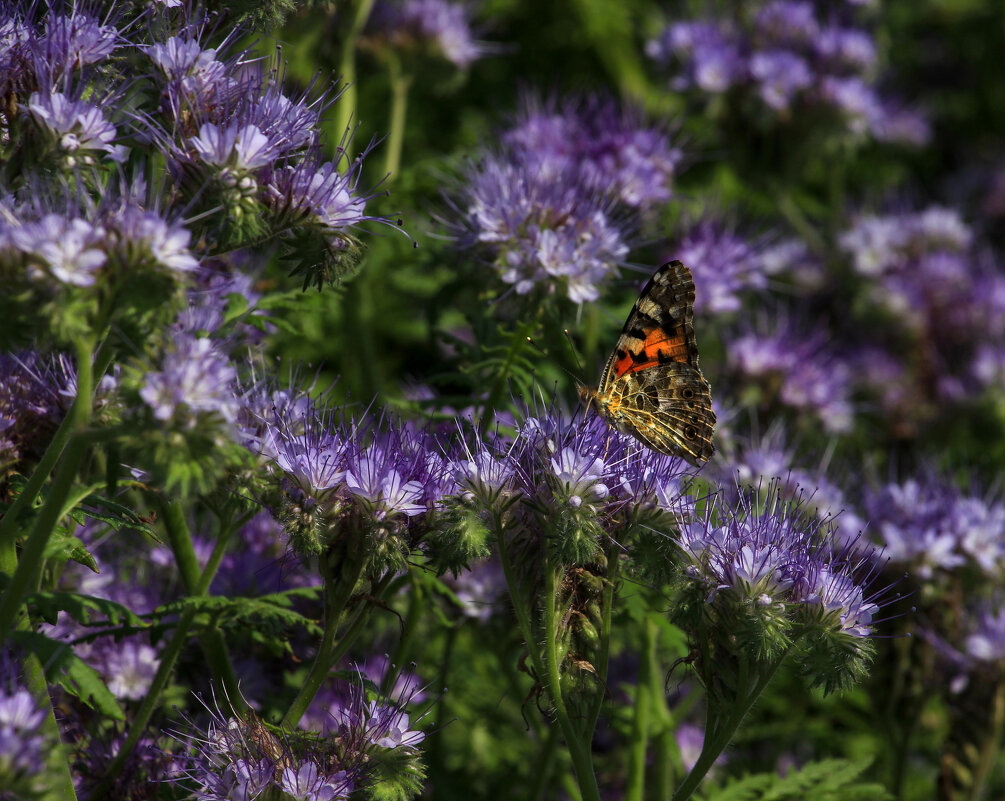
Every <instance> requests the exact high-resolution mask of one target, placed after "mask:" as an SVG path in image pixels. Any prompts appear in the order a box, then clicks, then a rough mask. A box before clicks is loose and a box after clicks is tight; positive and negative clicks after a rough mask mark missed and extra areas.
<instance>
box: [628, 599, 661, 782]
mask: <svg viewBox="0 0 1005 801" xmlns="http://www.w3.org/2000/svg"><path fill="white" fill-rule="evenodd" d="M642 626H643V631H642V654H641V655H640V658H639V677H638V681H637V682H636V683H635V708H634V710H633V713H634V714H633V715H632V735H631V745H630V746H629V753H628V780H627V783H626V786H625V801H642V791H643V790H644V789H645V785H646V751H647V750H648V747H649V730H650V713H651V712H652V706H653V687H652V676H651V675H650V671H651V668H652V663H653V654H654V653H655V651H656V625H655V624H654V623H653V621H652V619H651V618H649V617H648V616H647V617H646V619H645V620H644V621H643V624H642Z"/></svg>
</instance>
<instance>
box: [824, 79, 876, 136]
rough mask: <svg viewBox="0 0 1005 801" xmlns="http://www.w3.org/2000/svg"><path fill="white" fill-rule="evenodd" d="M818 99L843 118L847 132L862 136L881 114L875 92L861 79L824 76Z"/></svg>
mask: <svg viewBox="0 0 1005 801" xmlns="http://www.w3.org/2000/svg"><path fill="white" fill-rule="evenodd" d="M820 99H821V100H823V101H824V102H825V103H827V104H828V105H831V106H833V107H834V108H836V109H837V110H838V111H839V112H841V114H842V115H843V116H844V117H845V121H846V124H847V125H848V130H849V131H851V133H853V134H855V135H856V136H864V135H866V134H867V133H869V132H870V130H871V129H872V126H873V124H874V122H875V120H877V119H878V118H879V117H880V115H881V113H882V106H881V103H880V100H879V97H878V96H877V94H876V92H875V90H874V89H873V88H872V87H870V86H869V85H867V84H866V83H865V81H863V80H862V79H861V78H857V77H851V78H845V77H838V76H835V75H826V76H824V78H823V79H822V80H821V82H820Z"/></svg>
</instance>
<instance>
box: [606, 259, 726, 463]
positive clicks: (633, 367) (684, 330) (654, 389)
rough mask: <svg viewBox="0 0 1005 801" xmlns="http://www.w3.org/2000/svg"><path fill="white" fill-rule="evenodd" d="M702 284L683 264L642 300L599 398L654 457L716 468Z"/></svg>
mask: <svg viewBox="0 0 1005 801" xmlns="http://www.w3.org/2000/svg"><path fill="white" fill-rule="evenodd" d="M693 318H694V281H693V280H692V278H691V272H690V270H688V268H687V267H685V266H684V265H683V264H682V263H681V262H679V261H672V262H669V263H668V264H664V265H663V266H662V267H661V268H660V269H659V270H657V271H656V273H655V274H654V275H653V277H652V278H650V279H649V283H647V284H646V286H645V287H644V288H643V290H642V293H641V295H639V299H638V300H637V301H635V305H634V306H633V307H632V311H631V313H630V314H629V315H628V319H627V320H626V321H625V325H624V328H622V329H621V335H620V336H619V337H618V342H617V345H616V346H615V348H614V353H612V354H611V357H610V359H608V360H607V366H606V367H605V368H604V375H603V379H602V380H601V384H600V388H599V390H598V395H599V396H600V397H601V398H602V399H604V402H605V404H606V406H607V409H606V416H607V417H608V418H609V419H610V420H611V421H612V422H614V423H615V424H616V425H617V426H618V427H619V428H621V429H622V430H625V431H627V432H628V433H631V434H632V435H634V436H635V437H636V438H637V439H639V440H640V441H641V442H643V443H644V444H645V445H647V446H649V447H650V448H652V449H653V450H656V451H660V452H662V453H668V454H672V455H679V456H683V457H684V458H686V459H688V460H689V461H692V462H694V463H698V464H700V463H704V462H706V461H708V459H709V457H710V456H711V455H712V452H713V450H714V448H713V446H712V433H713V431H714V429H715V412H714V411H713V409H712V396H711V392H710V389H709V386H708V382H707V381H706V380H705V377H704V376H703V375H702V373H701V370H700V369H699V367H698V347H697V345H696V343H695V338H694V325H693Z"/></svg>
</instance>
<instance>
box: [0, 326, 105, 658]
mask: <svg viewBox="0 0 1005 801" xmlns="http://www.w3.org/2000/svg"><path fill="white" fill-rule="evenodd" d="M91 368H92V365H91V346H90V343H87V342H81V343H79V345H78V348H77V397H76V399H75V400H74V401H73V406H72V408H71V409H70V412H69V414H67V418H68V419H69V420H70V421H71V423H70V428H71V431H72V432H73V434H72V435H71V437H70V440H69V442H68V444H67V445H66V449H65V452H64V453H63V454H62V459H61V460H60V463H59V467H58V468H57V470H56V475H55V476H54V477H53V480H52V487H51V488H50V491H49V496H48V497H47V498H46V501H45V506H43V507H42V510H41V512H39V515H38V517H37V518H36V519H35V526H34V527H33V528H32V532H31V535H30V536H29V537H28V541H27V542H26V543H25V545H24V548H23V549H22V551H21V558H20V559H18V564H17V567H16V568H15V569H14V572H13V573H12V574H11V578H10V582H9V583H8V585H7V589H6V591H5V592H4V594H3V597H2V598H0V643H3V642H5V641H6V640H7V637H8V636H9V635H10V632H11V629H13V628H14V626H15V625H17V623H18V621H19V620H20V618H21V617H22V616H24V617H27V615H28V610H27V609H25V608H24V606H23V601H24V598H25V597H26V596H27V595H28V593H29V592H30V590H31V587H32V584H33V582H34V581H35V580H36V579H35V577H36V576H37V575H38V574H39V571H40V570H41V568H42V561H43V555H44V554H45V547H46V545H48V544H49V538H50V537H51V536H52V532H53V531H54V530H55V528H56V524H57V523H58V522H59V518H60V517H61V516H62V514H63V511H64V509H65V503H66V500H67V498H68V497H69V496H70V492H71V491H72V489H73V483H74V480H75V479H76V478H77V471H78V470H79V468H80V464H81V462H82V461H83V460H84V454H85V453H86V452H87V448H88V445H89V444H90V440H89V439H88V437H87V436H86V433H85V429H86V428H87V425H88V423H90V420H91V407H92V403H93V398H92V397H91V396H92V393H93V389H94V387H93V372H92V369H91ZM11 511H13V509H12V510H11ZM6 517H10V518H11V519H12V520H13V519H14V518H15V515H12V514H10V512H8V514H7V516H6ZM12 526H13V523H12ZM13 531H16V529H13ZM11 544H13V543H11ZM9 557H10V554H9V551H8V552H7V553H6V554H5V556H4V557H3V559H4V562H5V563H6V562H9Z"/></svg>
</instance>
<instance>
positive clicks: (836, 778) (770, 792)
mask: <svg viewBox="0 0 1005 801" xmlns="http://www.w3.org/2000/svg"><path fill="white" fill-rule="evenodd" d="M868 767H869V760H855V761H851V760H845V759H824V760H821V761H819V762H813V763H810V764H809V765H807V766H806V767H804V768H802V769H801V770H798V771H792V772H790V773H789V774H788V775H786V776H779V775H778V774H777V773H757V774H754V775H751V776H745V777H744V778H742V779H736V780H734V781H732V782H729V783H728V784H727V785H726V786H725V787H724V788H722V789H721V790H719V791H717V792H715V793H713V794H711V795H708V796H702V799H703V801H803V799H810V798H812V799H813V800H814V801H845V799H847V800H848V801H887V800H888V799H891V798H892V797H893V796H891V795H890V794H889V793H888V792H887V791H886V790H884V789H883V787H882V786H880V785H878V784H876V783H874V782H866V781H861V780H859V777H860V776H861V774H862V773H863V772H864V771H865V770H866V768H868Z"/></svg>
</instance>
